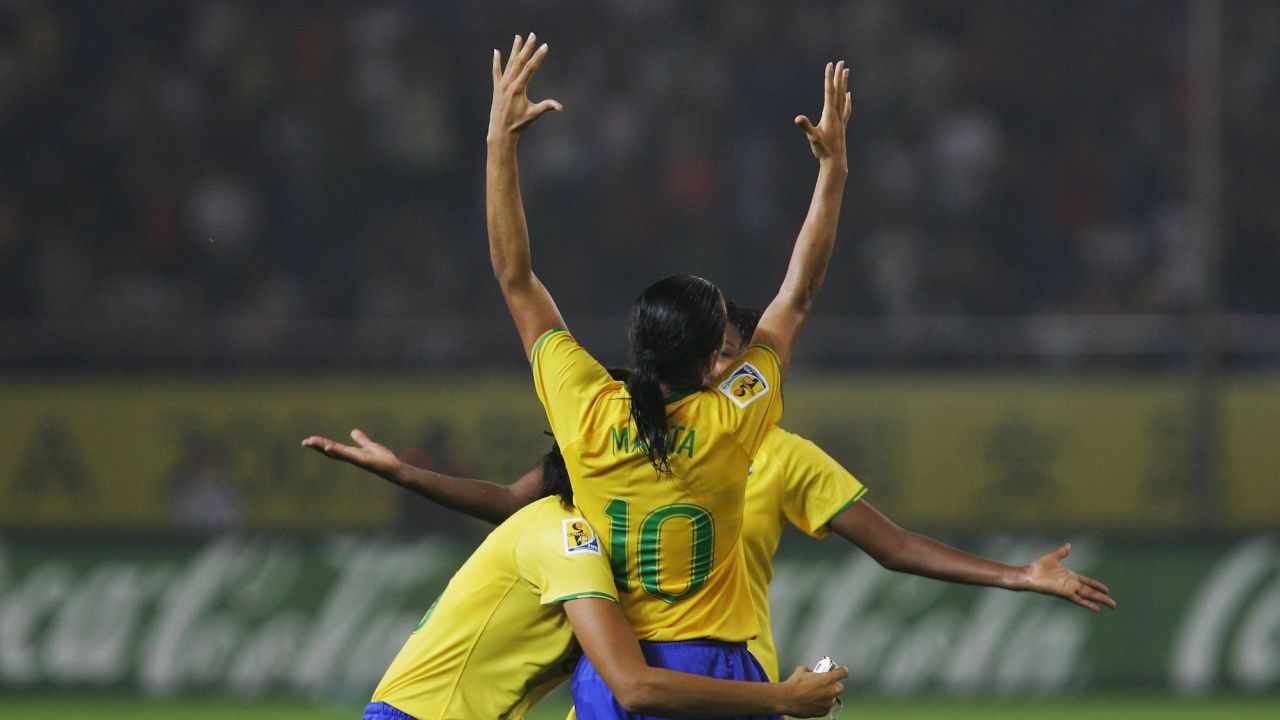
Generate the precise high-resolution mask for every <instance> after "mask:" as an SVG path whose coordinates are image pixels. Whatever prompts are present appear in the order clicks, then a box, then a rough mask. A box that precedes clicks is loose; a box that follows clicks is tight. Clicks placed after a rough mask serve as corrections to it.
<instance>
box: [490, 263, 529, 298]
mask: <svg viewBox="0 0 1280 720" xmlns="http://www.w3.org/2000/svg"><path fill="white" fill-rule="evenodd" d="M493 277H494V278H495V279H497V281H498V286H499V287H501V288H502V292H503V294H504V295H508V296H510V295H513V294H515V295H518V294H520V293H522V292H524V291H526V290H528V289H529V288H531V287H533V285H534V283H536V282H537V278H536V277H535V276H534V274H533V270H532V269H530V268H529V267H527V266H526V267H510V266H507V265H499V264H497V263H495V264H494V266H493Z"/></svg>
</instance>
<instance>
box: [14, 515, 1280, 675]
mask: <svg viewBox="0 0 1280 720" xmlns="http://www.w3.org/2000/svg"><path fill="white" fill-rule="evenodd" d="M948 539H949V540H950V541H951V542H953V543H955V544H957V545H959V546H961V547H963V548H965V549H968V550H972V551H975V552H980V553H983V554H988V555H991V556H994V557H997V558H1000V559H1003V560H1006V561H1008V562H1018V563H1021V562H1025V561H1027V560H1029V559H1031V558H1033V557H1035V556H1037V555H1039V554H1041V553H1043V552H1044V551H1046V550H1049V549H1052V548H1053V547H1055V546H1056V542H1057V541H1058V540H1068V539H1069V540H1072V542H1073V547H1074V551H1073V553H1072V555H1071V556H1070V558H1068V561H1067V562H1068V564H1070V565H1071V566H1072V567H1074V568H1076V569H1077V570H1079V571H1081V572H1085V573H1087V574H1089V575H1092V576H1094V577H1096V578H1099V579H1102V580H1103V581H1105V582H1107V583H1108V584H1109V585H1110V586H1111V589H1112V591H1113V593H1114V595H1115V596H1116V598H1117V599H1118V601H1119V609H1117V610H1115V611H1104V612H1103V613H1100V614H1096V615H1095V614H1093V613H1090V612H1088V611H1085V610H1083V609H1081V608H1079V607H1077V606H1074V605H1071V604H1068V603H1066V602H1063V601H1060V600H1057V599H1054V598H1049V597H1045V596H1040V595H1032V594H1027V593H1012V592H1007V591H1000V590H991V589H980V588H971V587H963V586H955V585H948V584H944V583H941V582H937V581H932V580H926V579H921V578H916V577H912V576H907V575H903V574H900V573H894V572H890V571H887V570H884V569H883V568H881V567H879V566H878V565H877V564H876V563H875V562H874V561H873V560H871V559H870V558H868V557H867V556H865V555H863V554H862V553H861V552H860V551H858V550H856V549H855V548H853V547H852V546H851V545H848V544H847V543H845V542H844V541H843V540H839V539H835V538H833V539H828V540H826V541H823V542H817V541H813V540H809V539H807V538H798V537H788V538H786V539H784V541H783V548H782V551H781V553H780V555H779V557H778V561H777V574H776V576H775V578H774V581H773V587H772V592H773V596H772V606H773V624H774V633H775V636H776V637H777V639H778V642H779V646H780V649H781V655H782V664H783V667H784V668H785V667H789V666H792V665H794V664H799V663H809V662H812V661H813V660H814V659H815V658H817V657H820V656H822V655H831V656H833V657H835V658H837V659H838V660H839V661H840V662H842V663H845V664H847V665H848V666H849V668H850V670H851V673H852V675H851V676H850V678H849V680H848V682H847V684H848V685H849V686H850V687H851V688H854V689H856V691H857V692H863V693H871V694H894V695H909V694H915V693H925V692H928V693H945V694H955V695H969V694H1013V695H1026V694H1058V693H1065V692H1077V691H1081V690H1093V689H1100V688H1107V689H1111V688H1117V687H1128V688H1141V689H1147V690H1157V691H1159V690H1176V691H1180V692H1184V693H1209V692H1215V691H1224V690H1242V691H1251V692H1264V691H1277V690H1280V536H1277V535H1274V534H1259V535H1252V536H1237V537H1232V538H1219V539H1215V540H1198V541H1191V542H1163V541H1162V542H1156V541H1134V540H1119V539H1117V540H1108V539H1107V538H1105V537H1072V538H1028V537H997V536H989V537H981V538H975V537H963V536H962V537H954V538H948ZM472 547H473V546H472V545H470V544H469V543H468V542H465V541H460V540H458V539H447V537H446V536H444V535H440V534H437V535H433V536H430V537H429V538H426V539H420V540H389V539H369V538H365V537H356V536H332V537H325V538H321V539H316V538H311V539H308V540H305V541H304V540H298V539H294V538H246V537H236V536H225V537H221V538H215V539H210V540H207V541H186V542H173V541H170V542H163V543H157V542H152V541H149V540H143V539H139V540H115V541H101V540H98V541H94V542H83V541H77V540H73V539H58V540H54V541H50V540H49V539H48V538H43V539H39V540H36V539H25V538H7V539H0V689H4V690H17V689H23V688H39V689H59V690H61V689H113V690H123V691H128V692H142V693H147V694H174V693H196V692H198V693H202V694H209V693H213V694H227V695H237V696H252V695H261V694H304V695H323V696H342V697H346V696H350V697H362V696H365V695H367V694H368V692H369V691H370V690H371V688H372V687H373V685H374V684H375V683H376V681H377V679H378V677H379V676H380V674H381V672H382V670H383V669H384V668H385V667H386V665H387V663H388V662H389V660H390V658H391V657H392V655H394V653H395V652H396V650H397V649H398V648H399V646H400V644H401V643H402V642H403V641H404V639H405V638H406V637H407V636H408V634H409V632H410V631H411V630H412V629H413V627H414V624H415V623H416V622H417V620H418V618H420V617H421V615H422V612H423V610H424V609H425V608H426V607H427V606H429V605H430V604H431V602H432V600H433V599H434V598H435V597H436V595H437V594H438V593H439V592H440V590H441V589H442V588H443V586H444V583H445V582H446V581H447V580H448V578H449V577H450V576H451V575H452V573H453V571H454V570H455V569H456V568H457V566H458V565H459V564H460V563H461V562H462V560H463V559H465V557H466V555H467V554H468V553H469V552H470V550H471V549H472Z"/></svg>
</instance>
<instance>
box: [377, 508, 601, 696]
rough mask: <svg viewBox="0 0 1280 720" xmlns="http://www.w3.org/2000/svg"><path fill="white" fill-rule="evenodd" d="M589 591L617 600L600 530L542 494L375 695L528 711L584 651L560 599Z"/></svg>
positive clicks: (471, 570)
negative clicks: (581, 650)
mask: <svg viewBox="0 0 1280 720" xmlns="http://www.w3.org/2000/svg"><path fill="white" fill-rule="evenodd" d="M590 596H594V597H602V598H608V599H610V600H614V601H615V602H616V600H617V597H616V594H615V591H614V587H613V576H612V574H611V572H610V569H609V564H608V561H607V559H606V558H605V556H604V555H603V554H602V551H601V545H600V538H599V537H597V536H596V534H595V532H594V531H593V530H592V527H591V524H590V523H589V522H587V521H586V519H585V518H583V517H582V516H581V514H580V513H579V512H578V511H576V510H565V509H564V507H563V506H561V504H560V498H559V497H555V496H553V497H546V498H542V499H541V500H537V501H534V502H533V503H531V504H529V505H527V506H525V507H524V508H522V509H521V510H519V511H518V512H516V513H515V514H514V515H512V516H511V517H510V518H508V519H507V520H506V522H504V523H502V524H501V525H499V526H498V527H497V528H496V529H495V530H494V531H493V532H492V533H490V534H489V537H488V538H486V539H485V541H484V542H483V543H482V544H481V545H480V547H479V548H477V549H476V551H475V553H473V554H472V555H471V557H470V558H469V559H468V560H467V562H466V563H464V564H463V566H462V568H461V569H459V570H458V572H457V573H456V574H455V575H454V576H453V578H452V579H451V580H450V581H449V584H448V586H447V587H445V590H444V592H443V593H442V594H441V595H440V597H439V598H438V599H437V600H436V602H435V603H434V604H433V605H432V606H431V608H430V609H429V610H428V611H427V613H426V615H424V616H423V618H422V620H421V621H420V622H419V623H418V627H417V628H416V629H415V630H414V632H413V634H412V635H410V636H409V639H408V640H407V641H406V642H405V644H404V647H402V648H401V649H400V653H399V654H398V655H396V658H395V660H393V661H392V662H391V666H390V667H389V668H387V672H386V674H384V675H383V677H382V681H381V682H379V683H378V687H377V689H376V690H374V693H373V701H374V702H379V701H381V702H385V703H387V704H388V705H391V706H392V707H395V708H396V709H398V710H400V711H402V712H405V713H408V714H409V715H412V716H413V717H415V718H418V720H446V719H453V718H457V719H459V720H474V718H522V717H524V713H525V711H527V710H528V709H529V707H530V706H532V705H533V704H534V703H536V702H537V701H538V700H540V699H541V698H542V696H543V695H545V694H546V693H547V692H548V691H550V690H551V689H552V688H553V687H555V686H556V685H558V684H559V683H560V682H562V681H563V680H564V679H565V678H567V677H568V676H569V675H570V673H572V672H573V668H574V665H575V664H576V663H577V659H578V656H579V655H580V650H579V648H578V644H577V643H576V642H575V641H574V639H573V629H572V628H571V627H570V625H569V620H568V618H567V617H566V616H565V614H564V610H563V608H561V607H560V603H562V602H564V601H566V600H572V599H573V598H578V597H590Z"/></svg>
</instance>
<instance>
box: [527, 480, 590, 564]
mask: <svg viewBox="0 0 1280 720" xmlns="http://www.w3.org/2000/svg"><path fill="white" fill-rule="evenodd" d="M520 513H528V514H527V516H526V524H525V527H524V531H523V532H522V533H521V536H522V537H521V545H524V546H528V548H529V549H533V550H535V551H547V550H555V551H559V552H563V553H564V554H565V555H566V556H569V557H572V556H574V555H580V554H595V555H599V554H600V539H599V537H598V536H597V535H596V532H595V529H594V528H593V527H592V526H591V523H590V522H588V521H587V519H586V517H585V516H584V515H583V514H582V512H581V511H580V510H578V508H576V507H569V508H566V507H565V506H564V504H563V503H561V502H560V497H559V496H556V495H552V496H550V497H545V498H541V499H539V500H535V501H533V502H532V503H530V504H528V505H526V506H525V507H524V508H522V509H521V510H520V511H519V512H518V513H517V515H518V514H520ZM511 517H512V518H513V519H514V518H515V517H516V515H512V516H511Z"/></svg>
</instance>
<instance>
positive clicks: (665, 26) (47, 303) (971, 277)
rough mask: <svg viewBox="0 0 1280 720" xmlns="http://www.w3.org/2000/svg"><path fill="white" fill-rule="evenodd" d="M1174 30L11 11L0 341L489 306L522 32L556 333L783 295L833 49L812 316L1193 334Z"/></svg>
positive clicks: (1251, 26) (1272, 190)
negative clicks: (841, 79) (842, 171)
mask: <svg viewBox="0 0 1280 720" xmlns="http://www.w3.org/2000/svg"><path fill="white" fill-rule="evenodd" d="M1224 7H1225V13H1226V28H1227V29H1226V32H1227V33H1228V34H1229V38H1230V39H1229V41H1228V42H1226V43H1224V45H1225V48H1226V57H1225V67H1224V73H1223V74H1224V80H1225V82H1226V85H1225V87H1224V91H1225V104H1226V107H1225V123H1226V138H1227V141H1226V146H1225V148H1224V149H1225V153H1226V155H1225V172H1226V178H1225V183H1226V198H1227V207H1226V222H1225V227H1224V230H1225V238H1226V241H1225V248H1224V251H1225V264H1226V268H1227V271H1228V272H1229V273H1230V277H1231V278H1232V282H1231V283H1229V284H1228V289H1227V294H1226V302H1227V309H1228V310H1230V311H1239V312H1268V313H1277V312H1280V291H1278V290H1277V283H1276V282H1275V278H1276V274H1277V272H1280V246H1278V245H1277V243H1276V240H1275V238H1276V237H1280V209H1278V207H1280V206H1278V205H1277V203H1275V202H1274V197H1275V196H1276V195H1277V193H1278V192H1280V186H1278V185H1277V178H1278V177H1280V168H1278V167H1277V166H1278V165H1280V159H1278V158H1280V147H1278V145H1280V133H1276V132H1275V130H1274V126H1275V118H1276V117H1277V116H1280V113H1278V112H1277V111H1278V110H1280V92H1277V90H1276V88H1277V87H1280V42H1277V35H1276V31H1275V30H1274V28H1276V27H1280V10H1277V7H1276V5H1275V3H1273V2H1269V1H1268V0H1238V1H1236V2H1231V3H1226V4H1225V6H1224ZM1184 17H1185V8H1184V7H1183V5H1182V3H1180V2H1178V3H1165V2H1154V1H1141V0H1139V1H1135V2H1111V1H1108V0H1082V1H1081V2H1073V3H1059V2H1052V1H1051V0H1037V1H1035V2H1021V3H1015V2H1007V1H1001V0H981V1H978V2H972V3H963V4H939V3H934V2H926V1H924V0H914V1H909V2H908V1H903V2H888V1H886V0H863V1H861V2H846V1H843V0H842V1H840V2H836V1H835V0H828V1H826V2H816V3H806V4H805V5H804V6H803V7H793V6H791V5H788V4H781V3H767V2H741V1H740V0H732V1H731V0H720V1H719V2H714V3H695V4H690V3H674V2H649V3H634V2H622V1H621V0H614V1H613V2H606V3H601V4H599V5H597V6H592V7H591V8H590V9H582V10H581V11H580V12H576V13H574V14H568V13H563V12H562V11H561V10H560V9H558V8H556V7H553V4H545V3H540V4H534V5H533V6H532V7H529V8H523V9H511V8H509V7H507V4H506V3H500V2H496V0H477V1H476V2H460V1H458V0H442V1H440V2H432V3H414V2H408V1H407V0H380V1H378V2H368V3H357V2H349V3H348V2H325V3H312V4H307V5H305V6H302V5H295V4H288V3H285V4H279V3H275V4H273V3H252V2H247V1H245V0H176V1H165V2H159V1H158V0H157V1H154V2H138V3H57V2H51V1H47V2H46V1H42V0H28V1H25V2H17V3H6V4H4V5H3V6H0V28H3V30H0V166H2V167H3V168H4V172H3V174H2V175H0V318H6V319H18V320H42V319H50V318H75V319H81V320H94V319H102V318H117V319H118V318H149V319H163V318H197V319H198V318H206V319H218V318H232V319H241V318H245V319H261V318H276V319H314V318H321V319H323V318H355V319H379V318H406V317H431V318H447V319H459V320H464V321H465V320H468V319H473V318H476V317H482V316H485V315H487V314H488V313H489V312H490V311H491V310H492V309H493V308H494V306H495V302H496V301H495V297H496V292H495V291H494V289H493V287H492V283H491V282H489V281H488V269H487V265H486V262H485V250H484V223H483V196H482V188H483V181H482V172H483V142H482V141H483V134H484V125H485V122H486V115H485V107H486V103H487V97H488V93H489V78H488V62H489V49H490V48H491V47H493V46H494V45H495V44H496V45H498V46H499V47H500V48H502V49H504V50H505V48H506V47H508V46H509V42H510V37H511V35H512V34H514V33H515V32H517V31H526V30H528V29H529V28H534V29H537V30H538V31H539V32H540V33H541V36H542V38H543V39H546V40H549V41H550V42H551V43H552V44H553V45H554V46H555V48H556V50H555V52H554V53H553V55H552V57H551V61H550V62H549V63H548V65H547V67H546V68H545V69H544V71H543V73H542V74H540V76H539V82H538V86H537V87H536V88H535V90H534V94H535V96H537V97H552V96H554V97H557V98H559V99H560V100H562V101H563V102H564V103H565V104H566V108H567V109H566V112H565V113H563V114H557V115H555V116H552V117H549V118H547V119H546V120H545V121H544V123H542V124H540V126H539V128H538V130H537V132H536V133H535V136H536V137H535V138H531V139H530V140H529V142H528V143H527V145H526V147H525V149H524V152H523V154H522V163H523V168H522V171H523V174H524V177H525V178H526V194H527V196H528V205H529V212H530V221H531V225H532V226H533V231H534V234H535V236H536V238H537V239H536V241H535V247H536V248H540V249H546V250H547V253H546V255H545V256H544V257H545V258H547V260H546V261H543V262H541V263H540V268H541V269H542V271H543V274H544V279H545V280H546V281H547V282H548V284H551V285H553V286H554V287H555V289H556V292H557V297H558V298H561V301H562V302H563V303H565V305H566V307H567V309H566V312H567V313H568V314H574V315H579V314H583V313H584V312H590V313H594V314H596V315H619V314H621V313H622V312H623V311H624V309H625V306H626V304H627V302H628V301H629V299H630V297H631V296H632V295H633V294H634V292H636V291H638V290H639V289H640V288H641V287H642V286H643V285H644V284H645V283H647V282H649V281H651V280H652V279H653V278H654V277H655V276H656V275H659V274H664V273H668V272H672V271H676V270H691V271H694V272H700V273H703V274H707V275H709V276H711V277H712V278H713V279H717V280H720V281H722V282H726V283H729V284H731V285H732V286H733V287H742V288H771V287H773V286H774V285H775V284H776V282H777V279H778V278H777V263H778V262H781V261H782V260H783V259H784V258H785V257H786V251H787V248H788V246H789V243H790V240H791V237H792V236H793V234H794V232H795V229H796V227H797V226H798V224H799V222H800V219H801V217H802V215H803V212H804V208H805V203H806V200H807V193H808V187H809V180H810V176H811V175H812V173H813V164H812V161H811V158H809V157H808V153H807V151H806V148H805V146H804V143H803V138H802V137H801V136H800V134H799V133H798V132H797V131H796V130H795V129H794V128H793V127H792V126H791V124H790V119H791V117H793V116H794V115H796V114H799V113H808V114H811V115H812V114H813V113H816V112H817V111H818V109H819V107H818V101H819V94H818V89H819V87H820V84H819V78H820V68H821V67H822V63H823V62H825V61H826V60H828V59H831V58H836V57H844V58H847V59H848V60H850V62H851V65H852V67H853V87H854V96H855V100H854V104H855V115H854V120H853V123H852V125H851V129H850V143H851V145H850V160H851V176H850V183H849V190H848V193H847V198H848V200H847V206H846V213H845V215H844V220H843V222H842V245H844V246H847V247H844V248H843V249H841V250H839V251H838V252H839V255H838V259H837V264H836V266H834V267H833V268H832V279H833V283H832V285H831V286H830V287H831V288H832V290H831V291H830V292H829V293H827V294H826V295H825V296H824V298H823V311H824V312H825V313H830V314H845V315H886V316H905V315H947V314H956V313H978V314H982V313H993V314H998V315H1008V314H1022V313H1039V312H1049V313H1059V314H1080V313H1133V314H1143V313H1162V312H1174V313H1179V312H1185V311H1186V310H1187V309H1188V308H1189V307H1190V306H1191V304H1192V301H1193V298H1194V297H1195V294H1196V292H1197V287H1198V286H1197V282H1198V281H1197V277H1196V276H1197V269H1196V265H1195V258H1196V257H1197V245H1196V243H1197V240H1196V239H1195V238H1193V237H1191V236H1190V235H1189V233H1188V232H1187V231H1186V225H1187V222H1186V217H1187V209H1186V208H1187V197H1186V180H1185V165H1186V163H1185V156H1186V152H1187V141H1186V137H1187V107H1188V97H1189V93H1191V92H1193V89H1192V88H1189V87H1188V84H1189V81H1188V78H1187V71H1186V65H1187V63H1186V52H1187V50H1186V48H1187V39H1186V28H1185V26H1184ZM639 38H643V42H637V39H639ZM552 248H554V249H555V251H554V252H552V251H551V249H552ZM561 249H564V250H565V251H564V252H561ZM539 251H541V250H539ZM763 292H764V290H761V291H760V293H763ZM762 298H763V294H761V295H752V296H750V297H744V298H743V300H745V301H748V302H759V301H761V300H762ZM264 342H267V343H270V342H279V340H272V339H267V340H265V341H264ZM258 350H261V348H259V349H258ZM255 352H257V350H255Z"/></svg>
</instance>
